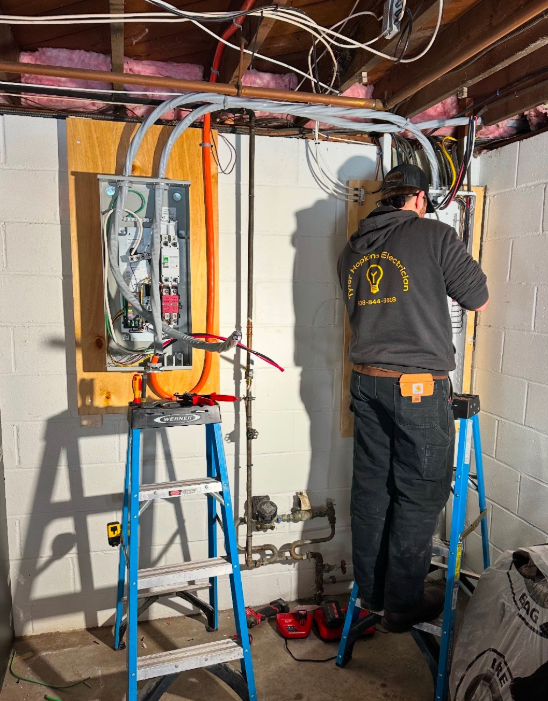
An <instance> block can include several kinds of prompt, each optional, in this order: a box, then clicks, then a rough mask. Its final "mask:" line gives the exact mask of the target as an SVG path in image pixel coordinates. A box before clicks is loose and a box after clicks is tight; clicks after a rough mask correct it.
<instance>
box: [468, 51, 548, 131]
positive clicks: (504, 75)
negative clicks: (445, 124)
mask: <svg viewBox="0 0 548 701" xmlns="http://www.w3.org/2000/svg"><path fill="white" fill-rule="evenodd" d="M546 80H548V55H547V52H546V49H540V50H539V51H535V53H532V54H529V55H528V56H525V57H524V58H522V59H520V60H519V61H516V62H515V63H512V64H511V65H510V66H507V67H506V68H504V69H503V70H501V71H499V72H498V73H495V74H494V75H492V76H490V77H489V78H487V79H485V80H482V81H481V82H480V83H476V84H475V85H473V86H472V87H471V88H470V91H469V95H470V97H471V98H472V101H473V102H474V104H476V105H478V106H479V105H481V104H482V100H484V99H486V98H487V99H489V102H487V103H486V104H485V106H484V107H483V109H480V110H479V112H478V111H477V109H476V112H477V114H478V115H480V116H481V117H482V118H483V119H488V120H489V123H497V122H499V121H501V119H506V118H507V117H513V116H514V115H515V114H519V113H520V112H523V111H524V110H526V109H529V108H530V107H536V106H537V105H539V104H540V103H542V102H544V101H545V99H546V98H545V97H543V95H544V93H543V90H542V89H541V90H540V99H539V101H538V102H537V103H535V104H530V100H532V99H534V97H533V96H534V95H535V94H536V93H535V90H534V89H535V88H536V87H538V86H539V84H540V83H542V82H543V81H546ZM523 94H525V95H526V97H525V101H524V103H523V104H525V105H526V106H524V107H522V108H521V109H519V108H520V106H521V101H520V96H521V95H523ZM505 104H508V109H510V110H512V109H514V111H513V112H511V114H508V115H506V117H502V118H501V119H498V118H497V117H498V115H499V113H500V110H502V111H503V112H504V111H505V110H506V107H504V105H505ZM516 106H517V107H518V109H517V111H516ZM486 115H487V116H486ZM493 115H494V116H493ZM493 120H494V121H493Z"/></svg>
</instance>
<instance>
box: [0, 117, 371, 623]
mask: <svg viewBox="0 0 548 701" xmlns="http://www.w3.org/2000/svg"><path fill="white" fill-rule="evenodd" d="M231 140H232V142H233V143H234V144H235V145H236V146H237V148H238V149H239V150H240V156H241V157H240V160H239V162H238V164H237V166H236V170H235V171H234V172H233V173H232V174H231V175H221V177H220V186H219V209H220V257H221V258H220V260H221V265H220V270H221V272H220V276H221V283H220V297H221V325H222V330H223V331H227V332H229V331H232V330H233V329H234V325H235V324H241V325H242V326H243V327H244V329H245V319H246V317H245V251H246V197H247V188H246V182H247V150H246V144H247V138H244V137H231ZM220 150H221V159H222V162H226V158H227V152H226V149H225V148H223V147H222V146H221V149H220ZM323 152H324V157H325V158H326V160H327V162H328V164H329V166H330V167H331V170H332V171H334V172H335V173H338V174H339V175H340V177H341V178H342V179H343V180H345V179H346V178H349V177H364V178H372V177H373V176H374V168H375V165H374V161H375V149H374V148H373V147H371V146H365V147H364V146H358V147H356V146H348V145H344V144H337V145H336V144H331V145H329V146H326V147H325V148H324V149H323ZM0 188H1V192H2V197H1V198H0V236H1V247H0V252H1V257H0V356H1V358H2V361H3V362H2V363H1V365H0V409H1V416H2V426H1V429H2V442H3V446H4V451H5V468H6V487H7V500H8V516H9V535H10V548H11V559H12V579H13V590H14V598H15V611H14V613H15V622H16V632H17V634H19V635H20V634H32V633H41V632H45V631H54V630H62V629H69V628H80V627H90V626H95V625H104V624H107V623H110V622H112V608H113V602H114V597H115V590H114V586H115V582H116V572H117V558H118V552H117V551H115V550H112V549H111V548H109V547H108V544H107V542H106V530H105V527H106V523H107V522H108V521H111V520H115V519H116V518H118V517H119V513H120V505H121V490H122V484H123V469H124V466H123V461H124V452H125V433H126V430H127V425H126V421H125V418H124V417H123V416H105V420H104V425H103V427H102V428H101V429H97V428H82V427H81V426H80V420H79V418H78V414H77V402H76V397H77V394H76V393H77V387H76V378H75V366H74V351H73V338H74V335H73V310H72V280H71V264H70V236H69V222H68V198H67V166H66V155H65V125H64V122H62V121H56V120H50V119H39V118H30V117H29V118H27V117H12V116H5V117H3V118H1V121H0ZM256 219H257V222H256V229H257V232H256V235H257V239H256V285H255V293H256V333H255V342H254V345H255V347H256V348H257V349H259V350H262V351H263V352H265V353H267V354H268V355H271V356H272V357H273V358H274V359H276V360H277V361H278V362H280V363H281V364H282V365H283V366H284V367H285V368H286V371H285V373H283V374H281V373H279V372H278V371H277V370H275V369H273V368H270V367H269V366H265V365H264V364H262V363H261V362H260V361H257V363H256V366H255V367H256V385H255V386H256V396H257V400H256V402H255V405H254V407H255V411H256V422H255V423H256V428H257V429H258V430H259V433H260V436H259V438H258V440H257V441H256V442H255V444H254V447H255V452H256V459H255V488H254V493H255V494H269V495H270V496H271V498H273V499H274V500H275V501H276V502H277V503H278V505H279V507H280V510H282V511H288V510H289V509H290V507H291V506H292V496H293V494H294V493H295V492H296V491H297V490H301V489H308V490H309V493H310V496H311V499H312V502H313V503H315V504H320V503H324V502H325V499H326V497H328V496H329V497H332V498H334V499H335V500H336V502H337V529H338V533H337V537H336V539H335V540H334V541H332V542H331V543H329V544H327V545H323V546H321V550H322V552H323V553H324V554H325V558H326V560H327V561H329V562H338V561H340V560H341V559H342V558H344V559H346V560H347V561H348V562H350V533H349V514H348V512H349V487H350V479H351V455H352V449H351V448H352V446H351V440H348V439H346V440H342V439H341V438H340V433H339V427H338V426H339V415H338V409H339V397H340V382H341V378H340V372H341V347H342V319H343V316H342V312H343V305H342V301H341V295H340V291H339V287H338V284H337V281H336V274H335V266H336V259H337V255H338V252H339V250H340V249H341V248H342V246H343V244H344V240H345V233H346V225H345V205H344V203H341V202H338V201H336V200H334V199H331V198H329V197H328V196H327V195H325V194H324V193H323V192H322V191H321V190H320V189H319V188H318V186H317V185H316V184H315V182H314V181H313V179H312V177H311V174H310V172H309V170H308V166H307V164H306V157H305V144H304V143H303V142H301V141H297V140H290V139H274V138H271V139H269V138H258V140H257V192H256ZM241 283H243V285H244V287H243V288H242V287H241ZM242 290H243V291H242ZM243 361H244V358H243V356H236V362H235V361H234V357H233V355H232V354H228V355H227V356H226V357H224V358H223V360H222V366H221V367H222V370H221V391H224V392H227V393H235V394H237V395H238V396H242V395H243V394H244V385H243V383H242V370H241V363H242V362H243ZM241 409H243V407H242V408H241ZM244 423H245V421H244V419H243V413H242V414H238V413H236V414H235V413H234V411H233V410H232V409H225V410H224V433H225V435H226V443H225V447H226V451H227V456H228V463H229V467H230V470H231V473H232V484H233V487H234V491H235V493H236V494H237V498H236V499H235V504H237V507H238V510H239V512H240V513H241V512H242V510H243V502H244V499H243V494H244V490H245V457H244V453H245V443H244ZM163 440H166V441H167V443H166V444H165V445H164V444H163ZM203 453H204V444H203V432H202V431H201V430H200V427H194V428H192V427H188V428H185V429H184V430H181V431H175V430H172V431H168V432H167V433H164V434H163V436H162V440H161V439H160V436H158V443H157V444H156V442H155V441H154V440H151V439H148V440H147V441H146V442H145V463H144V466H143V479H144V481H147V482H153V481H164V480H168V479H173V478H174V477H173V475H175V474H176V475H178V476H179V477H181V478H183V477H192V476H199V475H203V474H204V471H205V465H204V462H203ZM154 466H156V467H155V468H154ZM204 504H205V502H203V501H202V500H199V499H198V500H196V501H190V502H185V503H184V504H183V509H182V510H181V509H180V505H178V506H175V507H174V505H173V503H167V502H166V503H157V504H155V506H154V507H151V508H150V509H149V510H148V511H147V512H146V513H145V514H144V516H143V520H142V531H141V533H142V542H143V548H142V563H141V564H142V566H150V565H152V564H168V563H171V562H177V561H180V560H181V557H182V556H185V557H187V558H188V557H189V556H190V557H194V558H196V557H199V556H205V555H206V542H205V509H204ZM305 531H306V532H307V533H308V532H310V533H312V532H313V533H314V534H315V535H323V534H327V533H328V530H327V529H326V528H325V520H323V521H319V520H318V521H314V522H311V523H309V524H307V526H306V528H305ZM301 532H302V528H301V527H290V526H288V525H284V526H281V527H280V528H279V530H278V531H277V533H276V535H275V536H273V537H271V536H268V537H266V538H265V537H263V540H267V541H273V542H274V543H277V544H281V543H284V542H287V541H291V540H294V539H296V538H298V537H299V535H300V534H301ZM349 576H351V570H350V572H349ZM312 584H313V570H312V568H311V566H310V565H309V564H308V563H303V564H301V565H299V566H295V565H293V564H288V565H277V566H273V567H269V568H264V569H263V570H259V571H257V572H253V573H246V574H244V586H245V594H246V597H247V601H248V603H249V604H252V605H253V604H260V603H264V602H267V601H269V600H271V599H273V598H275V597H278V596H283V597H285V598H288V599H289V598H294V597H296V596H297V595H300V596H302V595H307V594H310V593H311V591H312ZM221 605H222V606H225V607H228V606H229V599H228V596H227V588H226V587H225V588H223V592H222V598H221ZM181 610H183V609H182V608H181V606H180V605H179V604H177V603H175V604H168V607H166V606H163V605H162V606H160V605H156V606H155V607H154V608H153V609H152V610H151V615H153V616H170V615H174V614H176V613H177V612H180V611H181Z"/></svg>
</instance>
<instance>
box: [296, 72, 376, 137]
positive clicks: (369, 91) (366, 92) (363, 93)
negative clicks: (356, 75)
mask: <svg viewBox="0 0 548 701" xmlns="http://www.w3.org/2000/svg"><path fill="white" fill-rule="evenodd" d="M372 95H373V86H372V85H362V84H361V83H354V85H351V86H350V87H349V88H348V90H345V91H344V92H343V94H342V96H343V97H359V98H360V99H362V100H369V98H370V97H372ZM350 119H351V121H353V122H361V121H363V120H362V119H360V118H358V117H351V118H350ZM365 121H367V120H365ZM305 126H306V127H308V129H314V127H315V126H316V122H313V121H310V122H307V124H306V125H305ZM332 126H333V125H332V124H326V123H325V122H320V124H319V129H320V131H321V130H322V129H331V128H332Z"/></svg>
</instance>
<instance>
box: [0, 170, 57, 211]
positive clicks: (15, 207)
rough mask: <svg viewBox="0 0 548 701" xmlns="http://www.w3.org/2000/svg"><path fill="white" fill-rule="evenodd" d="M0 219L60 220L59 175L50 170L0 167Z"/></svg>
mask: <svg viewBox="0 0 548 701" xmlns="http://www.w3.org/2000/svg"><path fill="white" fill-rule="evenodd" d="M0 189H1V191H2V192H3V193H4V196H3V197H2V200H1V201H0V220H1V221H5V222H37V223H51V224H57V223H58V222H59V176H58V174H57V173H56V172H52V171H45V170H43V171H39V170H13V169H12V170H8V169H1V170H0Z"/></svg>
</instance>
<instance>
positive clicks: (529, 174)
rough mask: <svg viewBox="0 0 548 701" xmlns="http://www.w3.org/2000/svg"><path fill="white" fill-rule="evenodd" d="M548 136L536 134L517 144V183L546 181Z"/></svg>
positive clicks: (547, 178)
mask: <svg viewBox="0 0 548 701" xmlns="http://www.w3.org/2000/svg"><path fill="white" fill-rule="evenodd" d="M547 148H548V138H547V136H546V134H538V135H537V136H535V138H534V139H525V141H522V142H521V143H520V144H519V160H518V176H517V185H518V187H519V186H521V185H527V184H529V183H538V182H547V181H548V174H547V173H546V150H547Z"/></svg>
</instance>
